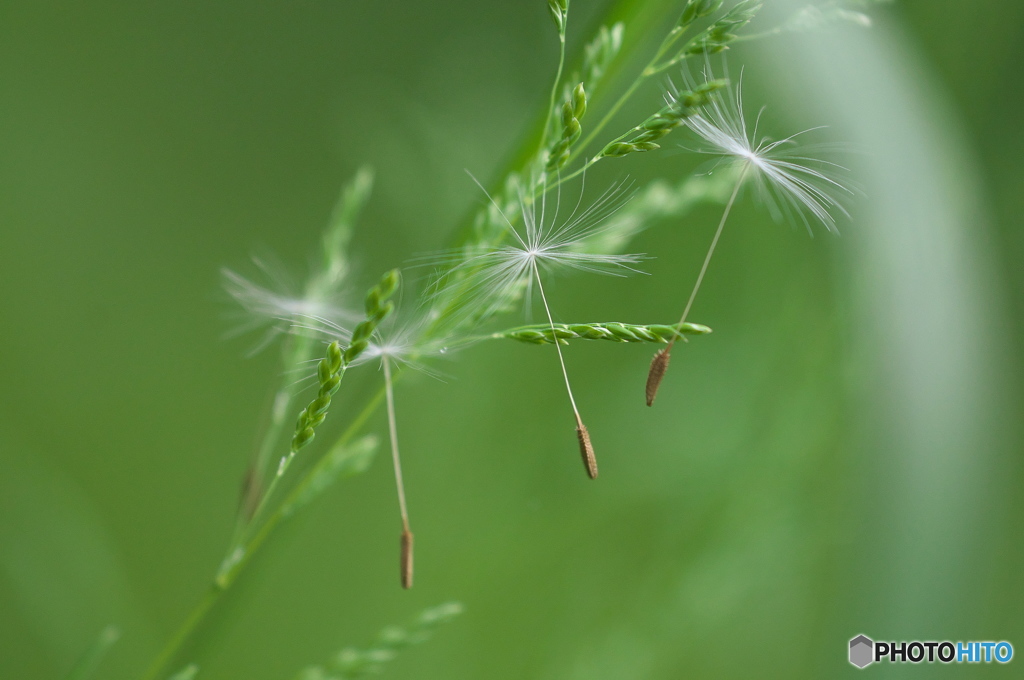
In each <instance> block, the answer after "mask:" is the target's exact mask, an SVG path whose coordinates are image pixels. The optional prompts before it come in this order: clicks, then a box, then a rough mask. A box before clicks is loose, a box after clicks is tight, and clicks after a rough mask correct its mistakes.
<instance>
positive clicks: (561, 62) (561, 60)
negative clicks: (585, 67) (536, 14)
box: [536, 14, 569, 158]
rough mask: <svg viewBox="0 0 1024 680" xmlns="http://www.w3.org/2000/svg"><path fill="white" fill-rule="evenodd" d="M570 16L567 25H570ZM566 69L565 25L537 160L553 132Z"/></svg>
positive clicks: (538, 146) (559, 43)
mask: <svg viewBox="0 0 1024 680" xmlns="http://www.w3.org/2000/svg"><path fill="white" fill-rule="evenodd" d="M568 22H569V19H568V14H567V15H566V20H565V23H568ZM563 68H565V25H564V24H563V26H562V30H561V32H559V34H558V70H557V71H555V82H553V83H551V97H550V99H549V101H548V113H547V116H545V118H544V127H543V128H542V129H541V131H540V143H539V144H538V145H537V155H536V157H537V158H540V157H541V156H542V155H543V153H544V148H545V147H546V146H547V144H548V132H550V131H551V117H552V116H553V115H554V112H555V101H557V99H558V85H559V84H560V83H561V82H562V69H563Z"/></svg>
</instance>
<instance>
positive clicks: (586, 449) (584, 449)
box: [576, 418, 597, 479]
mask: <svg viewBox="0 0 1024 680" xmlns="http://www.w3.org/2000/svg"><path fill="white" fill-rule="evenodd" d="M576 438H577V439H578V440H579V442H580V455H581V456H582V457H583V467H585V468H586V469H587V476H588V477H590V478H591V479H597V457H596V456H594V445H593V444H592V443H591V442H590V432H588V431H587V426H586V425H584V424H583V421H581V420H579V418H577V419H576Z"/></svg>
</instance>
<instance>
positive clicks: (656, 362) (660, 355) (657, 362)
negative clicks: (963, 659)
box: [646, 346, 672, 406]
mask: <svg viewBox="0 0 1024 680" xmlns="http://www.w3.org/2000/svg"><path fill="white" fill-rule="evenodd" d="M671 358H672V347H671V346H669V347H666V348H665V349H659V350H658V351H657V353H655V355H654V359H652V360H651V370H650V371H648V372H647V389H646V395H647V405H648V406H651V405H653V404H654V398H655V397H657V396H658V388H659V387H660V386H661V379H662V378H664V377H665V371H667V370H668V362H669V359H671Z"/></svg>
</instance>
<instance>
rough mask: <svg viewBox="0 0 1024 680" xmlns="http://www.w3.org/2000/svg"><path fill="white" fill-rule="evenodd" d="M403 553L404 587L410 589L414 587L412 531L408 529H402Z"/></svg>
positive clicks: (402, 571)
mask: <svg viewBox="0 0 1024 680" xmlns="http://www.w3.org/2000/svg"><path fill="white" fill-rule="evenodd" d="M401 555H402V556H401V565H400V568H401V578H402V587H403V588H405V589H406V590H408V589H409V588H412V532H411V531H409V530H408V529H403V530H402V553H401Z"/></svg>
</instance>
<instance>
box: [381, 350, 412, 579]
mask: <svg viewBox="0 0 1024 680" xmlns="http://www.w3.org/2000/svg"><path fill="white" fill-rule="evenodd" d="M382 363H383V364H384V390H385V394H386V395H387V406H388V433H389V434H390V436H391V462H392V464H393V465H394V468H395V488H396V489H397V491H398V510H399V513H400V514H401V516H402V537H401V554H400V571H399V573H400V575H401V583H402V587H403V588H405V589H406V590H408V589H409V588H411V587H412V566H413V565H412V558H413V553H412V547H413V535H412V531H411V530H410V529H409V509H408V506H407V505H406V503H405V483H404V482H403V481H402V458H401V456H399V454H398V422H397V419H396V417H395V393H394V389H392V381H391V360H390V359H389V358H388V357H387V356H385V357H384V358H383V362H382Z"/></svg>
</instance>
